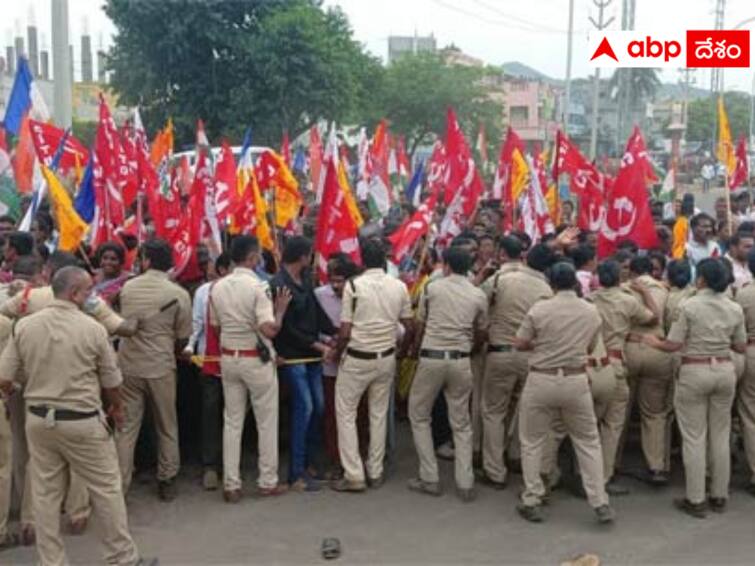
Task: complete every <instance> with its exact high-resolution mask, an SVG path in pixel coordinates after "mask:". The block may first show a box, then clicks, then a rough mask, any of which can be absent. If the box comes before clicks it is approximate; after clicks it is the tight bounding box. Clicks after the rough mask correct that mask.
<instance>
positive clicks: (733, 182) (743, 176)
mask: <svg viewBox="0 0 755 566" xmlns="http://www.w3.org/2000/svg"><path fill="white" fill-rule="evenodd" d="M736 157H737V166H736V167H735V168H734V174H733V175H732V176H731V179H729V188H730V189H731V190H734V189H736V188H737V187H738V186H740V185H742V184H744V183H747V181H748V179H749V178H750V169H749V167H748V165H747V140H745V137H744V136H740V137H739V141H737V149H736Z"/></svg>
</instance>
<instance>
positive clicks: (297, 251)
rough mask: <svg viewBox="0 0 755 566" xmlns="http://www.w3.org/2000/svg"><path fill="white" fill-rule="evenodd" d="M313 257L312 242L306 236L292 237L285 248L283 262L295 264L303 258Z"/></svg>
mask: <svg viewBox="0 0 755 566" xmlns="http://www.w3.org/2000/svg"><path fill="white" fill-rule="evenodd" d="M311 255H312V240H310V239H309V238H305V237H304V236H292V237H291V238H289V239H288V241H287V242H286V245H285V246H284V247H283V255H282V256H281V261H283V263H295V262H297V261H299V260H300V259H301V258H303V257H306V258H307V259H309V258H310V256H311Z"/></svg>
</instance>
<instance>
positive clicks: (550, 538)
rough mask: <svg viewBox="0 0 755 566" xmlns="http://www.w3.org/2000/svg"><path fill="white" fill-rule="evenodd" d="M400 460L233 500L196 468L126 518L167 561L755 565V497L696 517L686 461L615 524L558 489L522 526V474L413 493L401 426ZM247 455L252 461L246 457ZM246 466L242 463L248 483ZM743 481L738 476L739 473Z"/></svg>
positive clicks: (636, 498)
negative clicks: (497, 486)
mask: <svg viewBox="0 0 755 566" xmlns="http://www.w3.org/2000/svg"><path fill="white" fill-rule="evenodd" d="M399 433H400V435H399V458H398V464H397V466H396V469H395V470H394V471H393V473H392V475H391V476H390V477H389V479H388V482H387V483H386V484H385V485H384V486H383V487H382V488H381V489H380V490H377V491H370V492H369V493H366V494H356V495H348V494H336V493H335V492H332V491H330V490H325V491H323V492H321V493H316V494H288V495H286V496H283V497H281V498H278V499H275V500H256V499H254V498H252V497H251V496H250V497H248V498H246V499H244V500H243V501H242V502H241V503H240V504H239V505H236V506H231V505H227V504H225V503H223V502H222V501H221V496H220V493H219V492H204V491H202V490H201V489H200V487H199V485H198V479H197V477H198V471H197V470H185V471H184V473H183V474H182V479H181V483H180V495H179V497H178V499H177V500H176V501H174V502H173V503H168V504H165V503H160V502H158V501H157V499H156V497H155V496H154V494H153V490H152V487H151V486H146V485H138V484H137V485H135V491H134V492H133V493H132V494H131V496H130V502H129V510H130V522H131V528H132V531H133V534H134V537H135V539H136V541H137V543H138V544H139V547H140V549H141V551H142V553H143V554H144V555H145V556H158V557H159V558H160V560H161V563H162V564H181V565H183V564H317V563H324V561H323V560H321V559H320V555H319V548H320V543H321V540H322V539H323V538H324V537H338V538H340V540H341V541H342V545H343V556H342V557H341V559H340V560H338V561H337V562H336V563H337V564H428V565H431V564H433V565H437V564H560V562H561V561H563V560H566V559H569V558H572V557H574V556H576V555H579V554H581V553H585V552H592V553H596V554H598V555H599V556H600V557H601V559H602V560H603V564H605V565H614V564H642V565H654V564H658V565H665V564H679V565H682V564H683V565H693V564H700V565H711V564H737V565H739V564H741V565H745V564H753V561H754V560H755V559H754V558H753V556H755V536H753V535H754V534H755V528H754V527H753V518H754V517H755V498H753V497H752V496H750V495H748V494H746V493H745V492H743V491H741V489H735V490H734V491H733V493H732V498H731V504H730V509H729V511H728V512H727V513H726V514H723V515H715V516H711V517H709V518H708V519H707V520H704V521H701V520H697V519H692V518H688V517H687V516H685V515H682V514H680V513H679V512H678V511H676V510H675V509H673V507H672V504H671V501H672V499H673V497H678V496H680V495H681V494H682V481H681V476H680V474H679V468H680V467H681V466H680V464H679V463H678V462H676V463H675V467H676V474H675V477H674V482H673V485H672V487H670V488H668V489H665V490H660V491H659V490H655V489H651V488H650V487H647V486H645V485H642V484H640V483H638V482H636V481H635V480H632V479H624V480H623V481H625V482H626V484H627V485H628V486H629V487H630V488H631V489H632V494H631V495H629V496H627V497H622V498H615V499H614V500H613V504H614V506H615V508H616V510H617V512H618V521H617V523H616V524H615V525H614V526H613V527H610V528H602V527H600V526H598V525H597V524H596V523H595V522H594V520H593V515H592V512H591V510H590V509H589V508H588V506H587V504H586V503H585V502H584V501H583V500H580V499H577V498H575V497H574V496H572V495H570V494H568V493H565V492H560V491H559V492H556V493H555V494H554V497H553V502H552V504H551V507H550V509H549V514H550V516H549V520H548V521H547V522H546V523H544V524H541V525H531V524H528V523H525V522H524V521H523V520H522V519H520V518H519V517H518V515H517V514H516V512H515V509H514V507H515V504H516V502H517V493H518V492H519V490H520V488H521V477H520V476H513V482H512V485H510V486H509V487H508V488H507V489H506V491H503V492H497V491H493V490H490V489H488V488H485V487H480V488H479V495H480V497H479V498H478V500H477V501H476V502H474V503H471V504H463V503H461V502H460V501H459V500H458V499H457V498H456V497H455V495H454V493H453V480H452V473H453V467H452V465H450V464H449V463H443V465H442V470H441V471H442V476H443V484H444V487H445V488H446V494H445V495H444V496H443V497H440V498H431V497H427V496H422V495H418V494H414V493H411V492H409V491H407V489H406V488H405V485H406V481H407V479H408V478H410V477H411V476H412V475H413V474H414V473H415V468H414V466H415V465H416V464H415V456H414V452H413V447H412V444H411V434H410V431H409V429H408V427H407V426H406V424H402V425H401V426H400V428H399ZM249 464H253V462H249ZM252 475H253V472H252V471H251V470H250V471H247V474H246V476H247V477H246V480H247V483H246V486H247V489H251V487H252V485H253V483H252V481H251V479H252ZM743 481H744V478H743V477H742V476H741V475H740V476H738V477H737V482H738V483H739V484H741V483H742V482H743ZM66 545H67V547H68V551H69V557H70V559H71V561H72V562H73V563H78V564H90V563H97V561H99V560H100V554H99V552H100V550H99V545H98V543H97V540H96V538H95V536H94V534H93V531H92V529H90V532H88V533H87V534H86V535H84V536H83V537H76V538H73V537H66ZM34 560H35V553H34V551H33V549H18V550H14V551H13V552H5V553H3V554H0V563H2V564H32V563H33V561H34Z"/></svg>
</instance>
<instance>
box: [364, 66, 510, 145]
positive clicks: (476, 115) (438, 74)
mask: <svg viewBox="0 0 755 566" xmlns="http://www.w3.org/2000/svg"><path fill="white" fill-rule="evenodd" d="M498 74H500V71H498ZM496 83H497V77H496V72H495V71H492V70H489V69H485V68H482V67H469V66H464V65H454V64H447V63H446V59H445V57H444V55H443V53H427V52H422V53H418V54H407V55H404V56H402V57H400V58H399V59H398V60H396V61H395V62H393V63H392V64H391V65H390V66H389V67H388V68H387V69H386V72H385V80H384V81H383V85H382V91H381V95H380V97H379V99H380V102H379V104H376V105H375V106H373V108H372V118H373V120H378V119H380V118H383V117H385V118H388V120H389V121H390V127H391V131H392V132H393V133H396V134H400V135H403V136H405V138H406V146H407V151H409V153H411V154H413V153H414V151H415V150H416V148H417V147H418V146H419V145H422V144H428V143H431V142H432V141H433V140H434V136H435V135H440V136H443V134H444V133H445V130H446V111H447V109H448V108H449V107H453V108H454V110H455V111H456V113H457V116H458V118H459V121H460V123H461V126H462V128H463V129H464V131H465V132H466V134H467V136H468V139H469V140H470V143H471V144H474V137H475V136H476V135H477V132H478V129H479V125H480V124H481V123H482V124H484V125H485V129H486V133H487V139H488V141H489V142H490V144H491V147H490V148H489V153H490V152H491V151H492V147H493V145H496V146H497V145H498V142H499V141H500V137H501V126H502V119H503V106H502V103H501V102H500V100H496V98H495V95H494V94H493V92H494V91H495V88H496V86H495V85H496Z"/></svg>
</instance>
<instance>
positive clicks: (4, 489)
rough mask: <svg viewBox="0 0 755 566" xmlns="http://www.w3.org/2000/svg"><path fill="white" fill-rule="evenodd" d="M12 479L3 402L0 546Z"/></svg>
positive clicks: (0, 405) (10, 444)
mask: <svg viewBox="0 0 755 566" xmlns="http://www.w3.org/2000/svg"><path fill="white" fill-rule="evenodd" d="M12 478H13V435H12V434H11V430H10V415H9V414H8V410H7V408H6V406H5V402H4V401H0V545H2V542H3V540H4V539H5V537H6V535H7V534H8V515H9V514H10V495H11V480H12Z"/></svg>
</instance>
